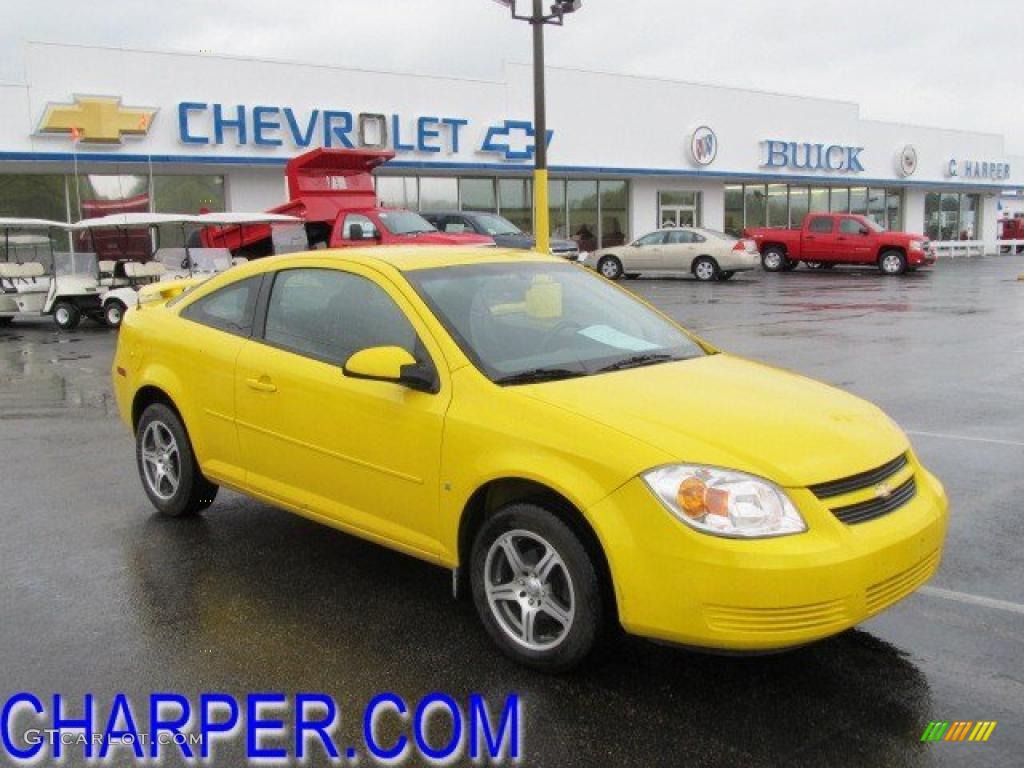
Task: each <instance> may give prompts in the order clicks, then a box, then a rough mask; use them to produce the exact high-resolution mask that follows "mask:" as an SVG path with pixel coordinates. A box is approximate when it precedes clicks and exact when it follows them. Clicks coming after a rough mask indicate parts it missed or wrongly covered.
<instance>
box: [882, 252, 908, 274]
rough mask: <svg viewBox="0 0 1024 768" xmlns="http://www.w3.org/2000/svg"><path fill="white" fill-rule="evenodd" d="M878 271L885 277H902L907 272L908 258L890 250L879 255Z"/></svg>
mask: <svg viewBox="0 0 1024 768" xmlns="http://www.w3.org/2000/svg"><path fill="white" fill-rule="evenodd" d="M878 269H879V271H880V272H881V273H882V274H883V275H890V276H895V275H902V274H903V273H904V272H906V271H907V257H906V256H904V255H903V254H902V253H900V252H899V251H894V250H892V249H889V250H887V251H882V252H881V253H880V254H879V255H878Z"/></svg>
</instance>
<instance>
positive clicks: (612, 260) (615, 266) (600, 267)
mask: <svg viewBox="0 0 1024 768" xmlns="http://www.w3.org/2000/svg"><path fill="white" fill-rule="evenodd" d="M597 271H598V272H600V273H601V275H602V276H603V277H606V278H608V279H609V280H618V279H619V278H620V277H622V275H623V272H622V262H621V261H619V260H618V259H617V258H616V257H614V256H603V257H601V260H600V261H598V262H597Z"/></svg>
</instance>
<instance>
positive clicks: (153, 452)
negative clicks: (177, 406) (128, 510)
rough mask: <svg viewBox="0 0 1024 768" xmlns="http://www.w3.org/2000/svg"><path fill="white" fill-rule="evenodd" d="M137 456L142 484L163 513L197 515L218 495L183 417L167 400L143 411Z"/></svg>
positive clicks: (174, 515)
mask: <svg viewBox="0 0 1024 768" xmlns="http://www.w3.org/2000/svg"><path fill="white" fill-rule="evenodd" d="M135 458H136V462H137V464H138V467H139V477H141V478H142V487H143V488H144V489H145V491H146V495H147V496H149V500H150V501H151V502H152V503H153V506H154V507H156V508H157V510H158V511H159V512H160V513H161V514H164V515H167V516H168V517H186V516H188V515H194V514H196V513H197V512H200V511H202V510H204V509H206V508H207V507H208V506H210V505H211V504H212V503H213V500H214V499H215V498H216V497H217V486H216V485H214V484H213V483H211V482H210V481H209V480H207V479H206V477H204V476H203V473H202V472H200V471H199V462H197V461H196V456H195V453H193V451H192V444H191V442H190V441H189V439H188V433H187V432H186V431H185V425H184V424H182V422H181V418H180V417H179V416H178V414H177V413H175V412H174V411H173V410H172V409H171V408H169V407H168V406H166V405H164V404H163V403H154V404H153V405H150V406H149V407H148V408H146V410H145V411H143V413H142V418H141V419H139V426H138V429H137V430H136V432H135Z"/></svg>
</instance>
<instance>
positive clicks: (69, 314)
mask: <svg viewBox="0 0 1024 768" xmlns="http://www.w3.org/2000/svg"><path fill="white" fill-rule="evenodd" d="M53 322H55V323H56V324H57V327H58V328H60V329H61V330H62V331H73V330H75V328H77V327H78V324H79V323H80V322H82V313H81V311H80V310H79V309H78V307H76V306H75V305H74V304H72V303H71V302H70V301H58V302H57V303H56V304H55V305H54V307H53Z"/></svg>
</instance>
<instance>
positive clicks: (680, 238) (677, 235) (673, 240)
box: [665, 229, 696, 245]
mask: <svg viewBox="0 0 1024 768" xmlns="http://www.w3.org/2000/svg"><path fill="white" fill-rule="evenodd" d="M665 242H666V243H667V244H668V245H686V244H689V243H693V242H696V240H695V239H694V234H693V232H690V231H689V230H686V229H674V230H672V231H671V232H669V233H668V235H667V236H666V237H665Z"/></svg>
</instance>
